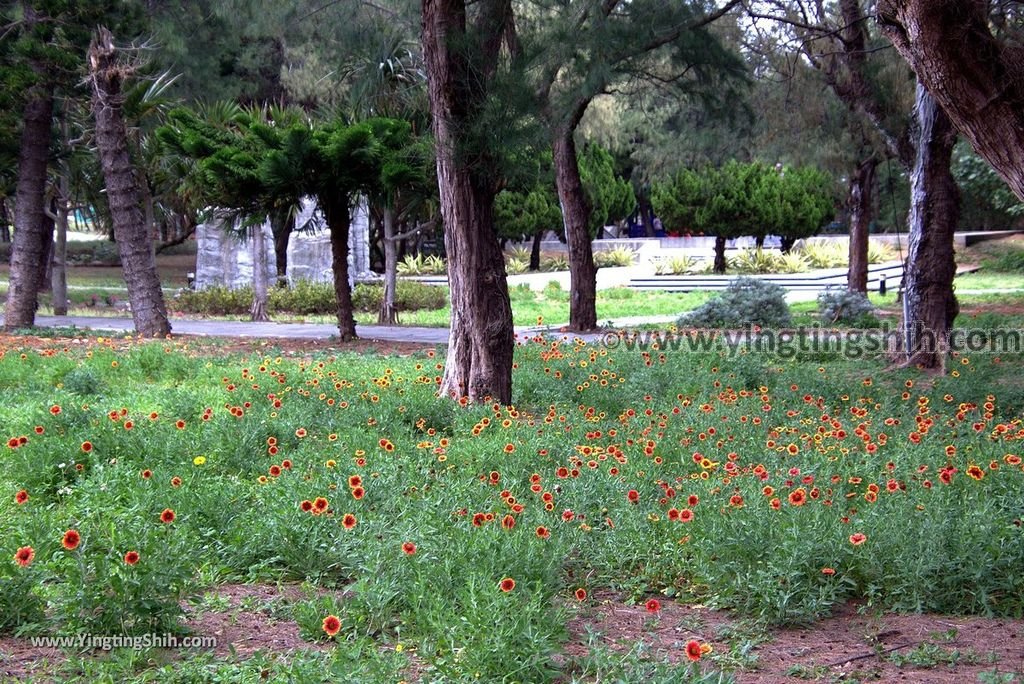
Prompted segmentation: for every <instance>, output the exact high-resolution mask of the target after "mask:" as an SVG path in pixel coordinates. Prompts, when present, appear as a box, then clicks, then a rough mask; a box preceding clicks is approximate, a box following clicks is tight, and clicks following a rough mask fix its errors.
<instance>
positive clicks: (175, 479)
mask: <svg viewBox="0 0 1024 684" xmlns="http://www.w3.org/2000/svg"><path fill="white" fill-rule="evenodd" d="M171 486H172V487H175V488H177V487H180V486H181V478H180V477H178V476H177V475H175V476H174V477H172V478H171Z"/></svg>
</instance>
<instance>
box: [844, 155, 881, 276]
mask: <svg viewBox="0 0 1024 684" xmlns="http://www.w3.org/2000/svg"><path fill="white" fill-rule="evenodd" d="M877 168H878V158H877V157H875V156H874V155H871V156H869V157H868V158H866V159H863V160H862V161H861V162H860V163H859V164H858V165H857V170H856V171H855V172H854V174H853V177H852V178H851V179H850V197H849V206H850V269H849V271H848V272H847V275H846V289H848V290H849V291H850V292H865V293H866V292H867V291H868V229H869V227H870V226H871V217H872V216H874V200H873V193H874V188H875V171H876V170H877Z"/></svg>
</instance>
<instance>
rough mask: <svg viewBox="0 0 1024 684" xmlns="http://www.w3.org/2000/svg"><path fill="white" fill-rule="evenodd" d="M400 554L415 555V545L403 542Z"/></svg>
mask: <svg viewBox="0 0 1024 684" xmlns="http://www.w3.org/2000/svg"><path fill="white" fill-rule="evenodd" d="M402 553H404V554H405V555H407V556H411V555H413V554H414V553H416V545H415V544H413V543H412V542H408V541H407V542H403V543H402Z"/></svg>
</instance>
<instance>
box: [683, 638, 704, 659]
mask: <svg viewBox="0 0 1024 684" xmlns="http://www.w3.org/2000/svg"><path fill="white" fill-rule="evenodd" d="M701 654H702V651H701V647H700V642H699V641H697V640H696V639H691V640H690V641H687V642H686V657H687V658H689V659H690V660H692V661H694V662H696V661H698V660H700V656H701Z"/></svg>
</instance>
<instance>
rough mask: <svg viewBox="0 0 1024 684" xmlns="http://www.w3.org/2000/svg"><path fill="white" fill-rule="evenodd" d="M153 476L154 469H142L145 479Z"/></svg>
mask: <svg viewBox="0 0 1024 684" xmlns="http://www.w3.org/2000/svg"><path fill="white" fill-rule="evenodd" d="M151 477H153V471H152V470H150V469H149V468H147V469H146V470H143V471H142V479H143V480H148V479H149V478H151Z"/></svg>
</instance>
